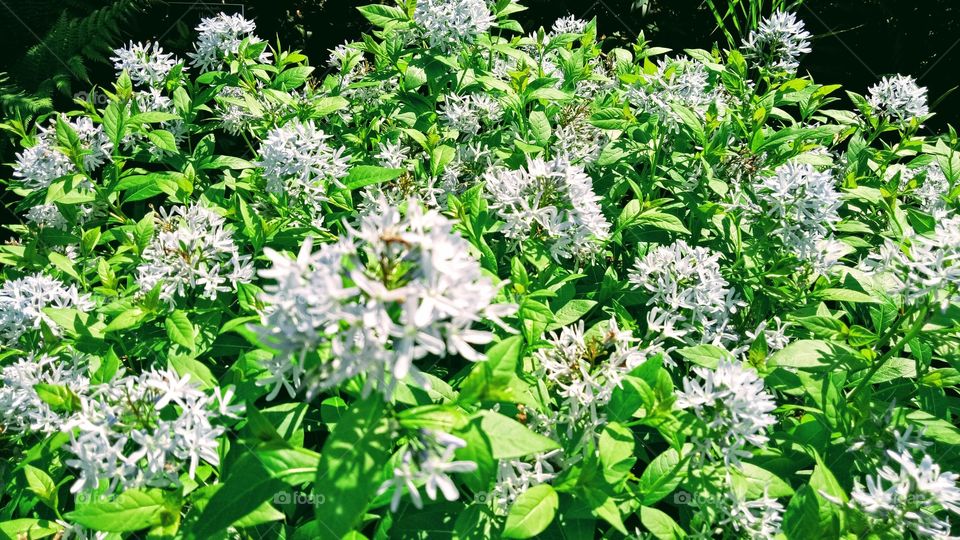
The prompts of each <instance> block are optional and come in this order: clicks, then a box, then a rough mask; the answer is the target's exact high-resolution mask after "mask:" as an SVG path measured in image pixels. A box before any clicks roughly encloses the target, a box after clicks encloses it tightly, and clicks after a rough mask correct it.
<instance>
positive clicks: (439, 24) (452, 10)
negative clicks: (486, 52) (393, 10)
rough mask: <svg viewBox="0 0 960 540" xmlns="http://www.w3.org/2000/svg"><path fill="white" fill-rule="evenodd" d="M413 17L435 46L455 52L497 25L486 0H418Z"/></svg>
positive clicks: (432, 45)
mask: <svg viewBox="0 0 960 540" xmlns="http://www.w3.org/2000/svg"><path fill="white" fill-rule="evenodd" d="M413 20H414V22H415V23H416V24H417V26H419V29H420V32H421V35H422V36H423V38H424V39H426V40H427V42H428V43H429V44H430V46H431V47H435V48H438V49H440V50H442V51H444V52H452V51H456V50H458V49H460V48H462V47H463V46H464V45H465V44H470V43H473V42H474V40H475V39H476V37H477V36H478V35H480V34H483V33H484V32H486V31H487V30H489V29H490V27H491V26H493V23H494V17H493V14H492V13H491V12H490V7H489V5H488V3H487V1H486V0H418V1H417V9H416V11H415V12H414V14H413Z"/></svg>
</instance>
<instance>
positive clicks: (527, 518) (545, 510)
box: [503, 484, 560, 538]
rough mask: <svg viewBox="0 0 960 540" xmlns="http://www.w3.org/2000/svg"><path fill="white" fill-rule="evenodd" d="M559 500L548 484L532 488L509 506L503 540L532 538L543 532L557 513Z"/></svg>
mask: <svg viewBox="0 0 960 540" xmlns="http://www.w3.org/2000/svg"><path fill="white" fill-rule="evenodd" d="M559 504H560V499H559V497H557V492H556V491H554V490H553V487H551V486H550V485H549V484H539V485H536V486H533V487H531V488H529V489H527V490H526V491H524V492H523V493H521V494H520V496H519V497H517V500H515V501H514V502H513V504H512V505H510V512H509V513H508V514H507V522H506V525H505V526H504V528H503V537H504V538H533V537H534V536H536V535H538V534H540V533H541V532H543V530H544V529H546V528H547V526H549V525H550V522H551V521H553V518H554V516H555V515H556V513H557V507H558V506H559Z"/></svg>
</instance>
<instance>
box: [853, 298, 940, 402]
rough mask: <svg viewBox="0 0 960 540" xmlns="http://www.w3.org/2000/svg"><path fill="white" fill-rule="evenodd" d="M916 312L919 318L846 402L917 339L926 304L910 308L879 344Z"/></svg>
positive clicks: (874, 364) (871, 370) (872, 367)
mask: <svg viewBox="0 0 960 540" xmlns="http://www.w3.org/2000/svg"><path fill="white" fill-rule="evenodd" d="M916 311H920V316H919V317H917V320H916V321H914V323H913V326H912V327H911V328H910V330H909V331H907V334H906V335H905V336H903V338H902V339H901V340H900V341H898V342H897V344H896V345H895V346H894V347H893V348H891V349H890V350H888V351H887V352H885V353H884V354H883V355H882V356H881V357H880V358H878V359H877V361H876V362H874V363H873V366H871V367H870V371H868V372H867V375H866V376H865V377H864V378H863V379H861V380H860V382H859V383H858V384H857V386H856V388H854V389H853V391H852V392H850V395H848V396H847V400H848V401H849V400H852V399H853V398H854V397H855V396H856V395H857V394H859V393H860V392H861V391H862V390H863V389H864V388H866V386H867V385H868V384H870V379H872V378H873V376H874V375H876V374H877V372H878V371H880V368H882V367H883V366H884V364H886V363H887V361H888V360H890V359H891V358H893V355H895V354H897V353H899V352H900V351H901V350H903V347H904V346H906V344H907V342H909V341H910V340H911V339H913V338H915V337H917V334H919V333H920V331H921V330H922V329H923V325H924V323H926V322H927V313H928V312H929V311H930V307H929V306H928V305H927V304H924V305H923V307H922V308H912V309H911V311H909V312H907V313H905V314H904V316H903V317H901V319H900V323H899V324H897V325H896V326H894V327H893V328H891V329H890V331H889V332H887V335H886V336H884V339H883V340H882V341H881V343H882V342H885V341H887V340H889V339H890V337H891V336H892V335H893V333H894V332H896V331H897V330H898V329H899V328H900V326H901V324H902V323H903V321H905V320H906V319H907V318H908V317H909V316H910V314H911V313H913V312H916Z"/></svg>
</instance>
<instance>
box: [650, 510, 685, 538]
mask: <svg viewBox="0 0 960 540" xmlns="http://www.w3.org/2000/svg"><path fill="white" fill-rule="evenodd" d="M640 523H642V524H643V526H644V527H646V528H647V530H648V531H650V533H651V534H653V536H654V537H656V538H657V539H658V540H674V539H676V538H686V536H687V535H686V533H684V532H683V529H681V528H680V526H679V525H677V522H676V521H674V520H673V518H672V517H670V516H668V515H667V514H665V513H663V512H661V511H660V510H657V509H656V508H650V507H649V506H642V507H640Z"/></svg>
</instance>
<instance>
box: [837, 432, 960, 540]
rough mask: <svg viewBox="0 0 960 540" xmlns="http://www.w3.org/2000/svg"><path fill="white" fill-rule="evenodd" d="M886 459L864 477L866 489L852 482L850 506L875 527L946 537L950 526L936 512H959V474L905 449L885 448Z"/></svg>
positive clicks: (904, 532)
mask: <svg viewBox="0 0 960 540" xmlns="http://www.w3.org/2000/svg"><path fill="white" fill-rule="evenodd" d="M887 457H888V462H887V464H885V465H884V466H883V467H881V468H880V469H879V470H877V472H876V475H875V476H868V477H867V478H866V482H867V485H866V488H864V486H863V485H862V484H860V482H859V481H857V482H855V484H854V487H853V491H852V492H851V493H850V498H851V500H850V505H851V506H852V507H854V508H857V509H859V510H860V511H862V512H863V513H865V514H866V515H867V516H868V518H869V520H870V522H871V525H873V527H874V528H876V529H878V530H889V531H890V532H891V533H895V534H898V535H906V534H907V532H912V533H914V534H916V535H917V536H918V537H921V538H936V539H948V538H954V537H953V536H951V535H950V531H951V525H950V522H949V521H948V520H946V519H942V518H940V517H938V516H937V513H939V512H942V511H946V512H951V513H954V514H960V488H958V487H957V479H958V476H957V475H956V474H954V473H952V472H942V471H941V470H940V466H939V465H937V464H936V463H934V461H933V459H932V458H931V457H930V456H929V455H926V454H924V455H923V458H922V459H921V460H920V461H919V463H918V462H917V461H916V459H915V458H914V457H913V456H912V455H911V453H910V452H909V451H908V450H900V451H898V452H894V451H892V450H888V451H887Z"/></svg>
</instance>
